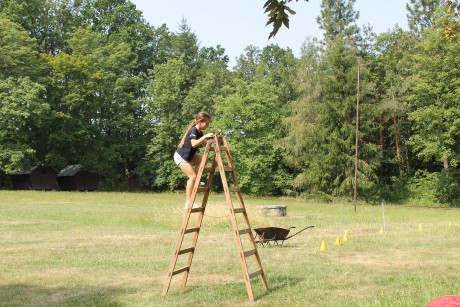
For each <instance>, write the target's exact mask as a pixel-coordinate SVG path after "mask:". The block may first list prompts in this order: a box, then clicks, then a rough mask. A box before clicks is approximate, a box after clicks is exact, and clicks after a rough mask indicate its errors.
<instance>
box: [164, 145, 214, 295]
mask: <svg viewBox="0 0 460 307" xmlns="http://www.w3.org/2000/svg"><path fill="white" fill-rule="evenodd" d="M208 143H209V142H208ZM209 149H210V144H207V146H206V150H205V152H204V154H203V160H202V161H201V163H200V166H199V168H198V172H197V180H196V181H195V184H194V187H193V190H192V196H191V199H190V206H189V207H188V209H187V212H186V214H185V216H184V219H183V222H182V227H181V232H180V234H179V238H178V239H177V243H176V247H175V249H174V254H173V255H172V257H171V262H170V265H169V269H168V274H167V276H166V281H165V285H164V288H163V295H166V294H167V293H168V290H169V286H170V284H171V279H172V276H173V275H174V274H175V272H174V268H175V266H176V263H177V258H178V256H179V254H180V252H181V251H180V249H181V246H182V242H183V240H184V235H185V234H186V231H187V226H188V223H189V220H190V215H191V213H192V212H200V211H201V212H200V215H199V217H198V221H197V224H196V227H195V228H194V229H195V230H194V231H193V232H194V237H193V239H192V246H191V247H190V248H189V249H188V259H187V264H186V267H185V268H183V269H181V270H179V271H180V272H181V273H182V272H183V273H184V275H183V278H182V286H183V287H185V285H186V284H187V278H188V274H189V272H190V267H191V265H192V260H193V254H194V252H195V247H196V243H197V241H198V235H199V230H200V228H201V223H202V221H203V216H204V208H205V207H206V203H205V201H207V199H208V195H209V189H208V190H207V191H206V192H205V196H204V197H203V203H202V208H199V209H193V205H191V204H193V203H194V201H195V198H196V194H197V192H198V188H199V185H200V179H201V176H202V175H203V171H204V169H205V166H206V164H207V162H208V161H207V160H208V157H209ZM213 174H214V171H211V173H210V177H209V179H210V180H212V176H213Z"/></svg>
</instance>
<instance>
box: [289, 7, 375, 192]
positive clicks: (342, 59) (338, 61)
mask: <svg viewBox="0 0 460 307" xmlns="http://www.w3.org/2000/svg"><path fill="white" fill-rule="evenodd" d="M353 3H354V1H330V0H324V1H323V2H322V5H321V7H322V11H321V18H318V23H319V24H320V26H321V28H323V29H325V30H326V33H325V34H324V37H325V41H326V43H325V45H323V49H320V48H319V47H318V46H317V45H316V44H314V43H310V44H309V45H308V46H307V47H308V48H306V49H305V51H306V54H305V59H302V64H301V68H300V70H299V73H300V76H299V78H298V79H300V80H301V82H302V83H301V85H300V86H301V87H300V89H301V96H300V98H299V100H298V101H296V102H295V103H294V104H293V105H292V106H293V110H292V111H293V114H292V115H291V116H290V117H289V119H288V121H287V123H288V124H289V126H290V127H291V129H292V130H291V131H290V132H289V134H288V138H287V140H298V137H297V136H296V133H298V132H299V131H302V132H304V133H306V137H305V139H304V140H299V141H300V142H301V143H300V144H295V145H291V146H290V152H292V153H299V152H300V153H301V156H302V158H303V159H305V161H301V162H294V163H292V164H291V165H293V166H297V165H300V166H301V167H302V168H301V169H299V170H298V172H299V175H298V176H297V179H296V181H295V183H296V185H297V187H299V189H300V190H301V191H309V192H323V193H327V194H332V195H351V194H352V191H353V182H354V178H353V177H354V174H353V171H354V160H355V123H356V117H355V114H356V84H357V67H358V65H357V64H358V48H357V42H358V40H359V36H358V32H357V27H356V25H355V21H356V18H357V16H358V15H357V13H355V12H354V11H353V6H352V4H353ZM362 75H363V76H366V75H367V72H366V70H365V69H363V71H362ZM363 80H365V77H364V78H363ZM304 82H305V83H306V84H304ZM368 90H369V89H368V88H363V89H362V94H363V97H366V95H367V94H368V93H367V91H368ZM368 109H370V107H367V106H366V108H363V111H365V112H368V111H367V110H368ZM364 117H365V118H366V116H364ZM302 121H303V122H302ZM297 125H304V127H302V128H299V127H296V126H297ZM360 128H361V129H360V140H362V142H361V144H360V161H359V168H358V170H359V180H360V187H361V189H362V190H369V189H370V188H371V187H372V185H373V184H374V183H375V180H376V178H375V173H374V171H375V168H376V166H377V165H378V158H377V159H376V158H375V156H376V152H377V148H376V146H375V144H373V143H372V142H371V141H370V140H369V139H370V138H369V135H371V134H372V133H373V132H374V131H373V129H374V128H373V126H372V122H371V121H369V120H367V121H363V124H362V125H361V127H360ZM291 142H292V141H291ZM291 160H292V159H291Z"/></svg>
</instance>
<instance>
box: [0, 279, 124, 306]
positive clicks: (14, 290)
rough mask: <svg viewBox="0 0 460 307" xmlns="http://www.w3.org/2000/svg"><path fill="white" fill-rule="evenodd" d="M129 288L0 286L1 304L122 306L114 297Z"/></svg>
mask: <svg viewBox="0 0 460 307" xmlns="http://www.w3.org/2000/svg"><path fill="white" fill-rule="evenodd" d="M128 292H129V290H127V289H121V288H110V287H96V288H90V287H75V288H65V287H55V288H54V287H49V288H43V287H39V286H36V285H27V284H13V285H4V286H0V305H1V306H122V305H123V304H122V303H121V302H118V301H117V299H116V297H117V296H119V295H123V294H126V293H128Z"/></svg>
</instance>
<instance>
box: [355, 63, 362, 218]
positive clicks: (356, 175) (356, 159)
mask: <svg viewBox="0 0 460 307" xmlns="http://www.w3.org/2000/svg"><path fill="white" fill-rule="evenodd" d="M359 73H360V63H359V60H358V90H357V95H356V144H355V147H356V154H355V193H354V197H353V202H354V204H355V212H356V200H357V199H358V144H359V141H358V140H359V135H358V133H359V88H360V86H359V78H360V76H359Z"/></svg>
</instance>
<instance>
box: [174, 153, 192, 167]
mask: <svg viewBox="0 0 460 307" xmlns="http://www.w3.org/2000/svg"><path fill="white" fill-rule="evenodd" d="M174 162H176V164H177V165H179V164H181V163H182V162H185V163H190V162H188V161H187V160H185V159H184V158H182V157H181V156H180V154H178V153H177V152H175V153H174Z"/></svg>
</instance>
